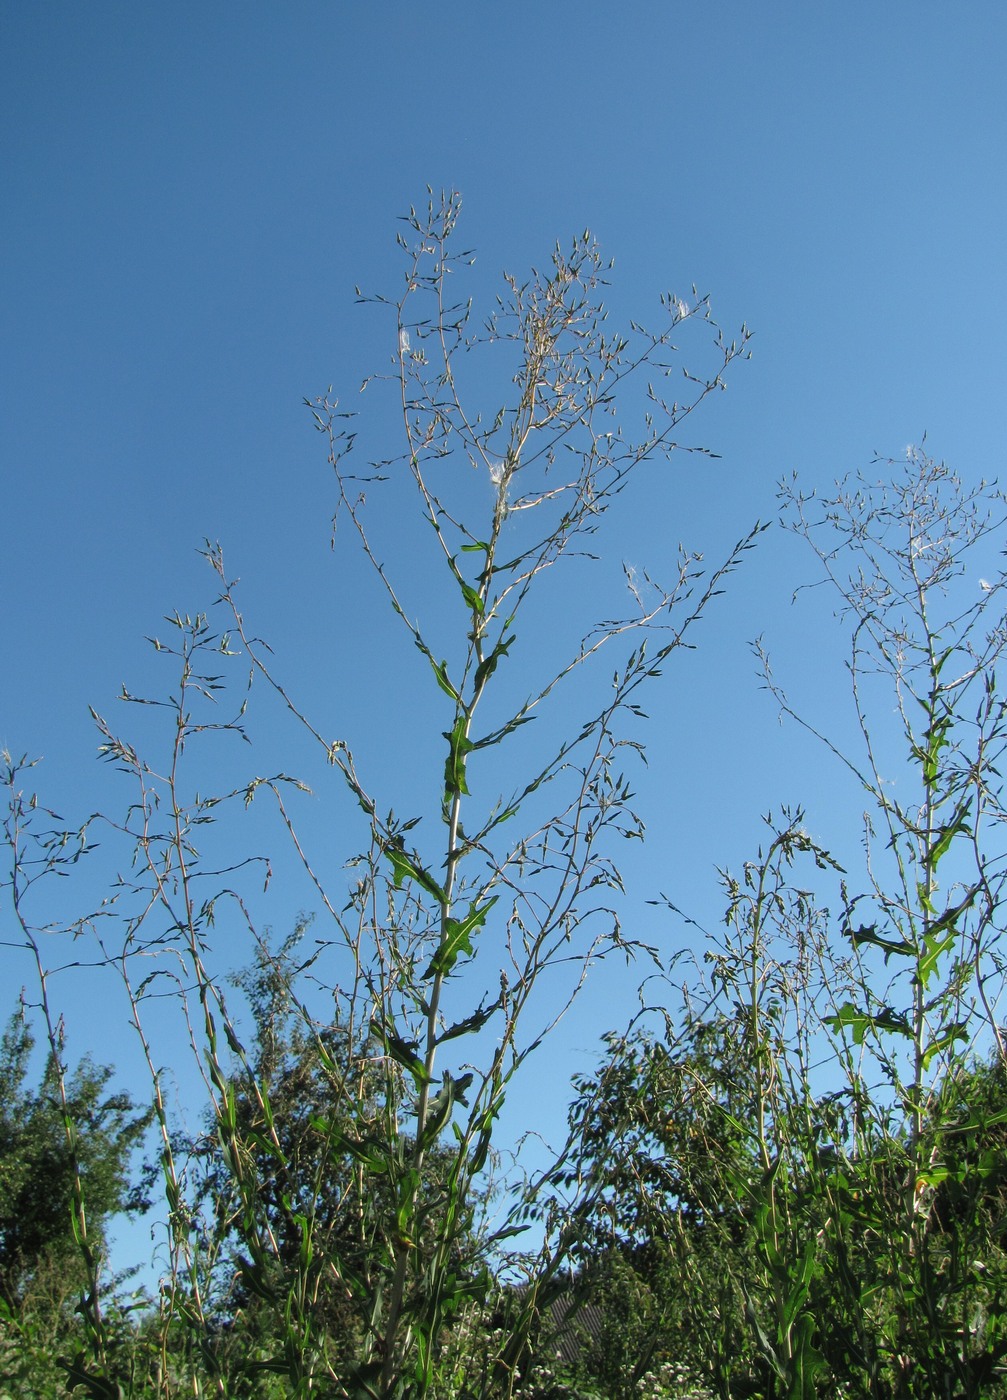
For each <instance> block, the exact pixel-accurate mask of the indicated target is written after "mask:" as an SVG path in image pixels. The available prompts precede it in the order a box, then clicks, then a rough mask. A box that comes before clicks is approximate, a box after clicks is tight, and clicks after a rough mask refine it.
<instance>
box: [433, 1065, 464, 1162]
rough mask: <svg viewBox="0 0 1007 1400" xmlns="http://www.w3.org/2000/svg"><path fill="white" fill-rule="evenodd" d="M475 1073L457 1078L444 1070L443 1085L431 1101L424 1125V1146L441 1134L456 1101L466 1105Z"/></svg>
mask: <svg viewBox="0 0 1007 1400" xmlns="http://www.w3.org/2000/svg"><path fill="white" fill-rule="evenodd" d="M473 1078H474V1075H473V1074H472V1073H471V1072H470V1073H468V1074H463V1075H462V1076H461V1078H460V1079H455V1078H454V1076H453V1075H451V1074H450V1073H448V1072H447V1071H445V1072H444V1077H443V1078H442V1080H441V1087H440V1089H439V1090H438V1091H437V1093H436V1094H435V1096H434V1097H433V1098H432V1099H431V1101H430V1106H429V1111H428V1113H427V1121H426V1123H425V1124H424V1126H423V1147H424V1149H426V1148H428V1147H430V1146H431V1145H432V1144H433V1143H434V1142H435V1141H436V1140H437V1138H438V1137H439V1136H440V1134H441V1130H442V1129H443V1127H444V1125H445V1124H446V1123H447V1121H448V1119H449V1118H450V1117H451V1113H452V1111H453V1109H454V1106H455V1104H456V1103H460V1104H462V1106H463V1107H464V1106H465V1093H466V1090H467V1089H468V1088H469V1086H470V1085H471V1083H472V1080H473Z"/></svg>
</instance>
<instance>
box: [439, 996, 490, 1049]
mask: <svg viewBox="0 0 1007 1400" xmlns="http://www.w3.org/2000/svg"><path fill="white" fill-rule="evenodd" d="M499 1005H500V1003H499V1002H498V1001H495V1002H493V1003H492V1005H490V1006H486V1007H483V1006H480V1007H479V1009H478V1011H473V1013H472V1015H471V1016H466V1017H465V1019H464V1020H463V1021H455V1022H454V1024H453V1025H450V1026H448V1028H447V1030H446V1031H444V1032H442V1034H441V1035H439V1036H438V1037H437V1044H438V1045H443V1044H444V1042H445V1041H446V1040H455V1039H457V1037H458V1036H460V1035H474V1034H475V1032H476V1031H481V1030H482V1028H483V1026H485V1024H486V1022H487V1021H488V1020H489V1019H490V1017H491V1016H492V1015H493V1013H494V1011H496V1010H497V1008H498V1007H499Z"/></svg>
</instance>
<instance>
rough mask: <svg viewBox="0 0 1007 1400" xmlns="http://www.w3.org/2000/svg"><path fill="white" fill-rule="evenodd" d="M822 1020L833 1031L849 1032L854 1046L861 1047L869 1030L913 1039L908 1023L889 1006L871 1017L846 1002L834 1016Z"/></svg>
mask: <svg viewBox="0 0 1007 1400" xmlns="http://www.w3.org/2000/svg"><path fill="white" fill-rule="evenodd" d="M824 1020H825V1024H826V1025H827V1026H831V1027H832V1029H833V1030H836V1031H838V1030H848V1031H850V1032H851V1033H852V1035H853V1043H854V1044H855V1045H863V1043H864V1039H865V1037H866V1035H867V1032H868V1031H869V1030H873V1031H891V1032H892V1033H893V1034H894V1035H901V1036H903V1037H905V1038H906V1039H907V1040H912V1038H913V1033H912V1028H911V1027H910V1025H909V1022H908V1021H907V1020H906V1018H905V1017H904V1016H900V1015H899V1014H898V1012H896V1011H893V1010H892V1008H891V1007H890V1006H886V1007H885V1009H884V1010H883V1011H879V1012H878V1013H876V1014H873V1015H872V1014H871V1013H870V1012H868V1011H859V1010H858V1009H857V1008H856V1007H855V1006H854V1005H853V1003H852V1002H849V1001H848V1002H846V1004H845V1005H844V1006H841V1007H840V1008H839V1010H838V1011H837V1012H836V1014H835V1015H834V1016H826V1017H825V1018H824Z"/></svg>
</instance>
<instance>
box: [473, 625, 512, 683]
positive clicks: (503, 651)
mask: <svg viewBox="0 0 1007 1400" xmlns="http://www.w3.org/2000/svg"><path fill="white" fill-rule="evenodd" d="M515 641H516V638H515V636H514V634H513V632H512V633H511V635H510V636H509V637H508V638H507V640H506V641H505V642H504V641H501V642H498V643H497V644H496V646H495V647H494V648H493V650H492V651H491V652H490V654H489V656H487V657H486V658H485V659H484V660H482V661H480V663H479V665H478V666H477V667H476V675H475V690H476V693H477V694H478V692H479V691H480V690H481V689H482V687H483V686H484V685H485V683H486V682H487V681H488V680H489V678H490V676H492V674H493V672H494V671H495V670H496V668H497V665H498V663H499V661H500V659H501V657H504V656H506V655H507V652H508V651H509V650H510V648H511V645H512V644H513V643H514V642H515Z"/></svg>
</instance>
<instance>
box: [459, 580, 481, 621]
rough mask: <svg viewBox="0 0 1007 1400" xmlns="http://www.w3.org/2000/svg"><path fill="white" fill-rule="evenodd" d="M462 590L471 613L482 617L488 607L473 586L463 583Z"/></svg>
mask: <svg viewBox="0 0 1007 1400" xmlns="http://www.w3.org/2000/svg"><path fill="white" fill-rule="evenodd" d="M461 590H462V597H463V598H464V599H465V601H466V603H467V604H468V606H469V608H470V609H471V611H472V612H473V613H475V615H476V617H482V615H483V613H484V612H485V611H486V605H485V603H484V602H483V600H482V598H481V597H480V596H479V594H478V593H477V592H476V590H475V589H474V588H473V587H472V585H471V584H468V583H465V582H462V584H461Z"/></svg>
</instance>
